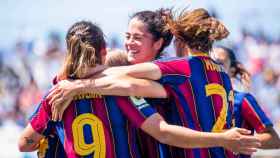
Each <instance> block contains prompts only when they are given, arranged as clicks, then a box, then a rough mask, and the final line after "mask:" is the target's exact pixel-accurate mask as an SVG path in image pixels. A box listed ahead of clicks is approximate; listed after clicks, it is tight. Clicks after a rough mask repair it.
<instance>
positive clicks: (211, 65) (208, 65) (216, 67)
mask: <svg viewBox="0 0 280 158" xmlns="http://www.w3.org/2000/svg"><path fill="white" fill-rule="evenodd" d="M203 62H204V65H205V68H206V70H207V71H217V72H222V71H223V69H222V68H221V66H219V65H218V64H216V63H214V62H213V61H211V60H209V59H206V60H203Z"/></svg>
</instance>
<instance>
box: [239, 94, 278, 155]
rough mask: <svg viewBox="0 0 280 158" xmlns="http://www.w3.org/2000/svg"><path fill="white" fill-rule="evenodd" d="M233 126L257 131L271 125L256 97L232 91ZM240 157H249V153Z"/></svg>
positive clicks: (261, 130)
mask: <svg viewBox="0 0 280 158" xmlns="http://www.w3.org/2000/svg"><path fill="white" fill-rule="evenodd" d="M234 126H236V127H239V128H245V129H248V130H251V131H252V134H253V133H254V131H256V132H257V133H259V132H263V131H264V130H265V129H266V128H267V127H269V126H273V124H272V122H271V121H270V119H269V118H268V117H267V115H266V114H265V112H264V111H263V109H262V108H261V106H260V105H259V104H258V102H257V101H256V99H255V98H254V97H253V96H252V95H251V94H250V93H245V92H238V91H234ZM239 157H240V158H250V157H251V156H249V155H239Z"/></svg>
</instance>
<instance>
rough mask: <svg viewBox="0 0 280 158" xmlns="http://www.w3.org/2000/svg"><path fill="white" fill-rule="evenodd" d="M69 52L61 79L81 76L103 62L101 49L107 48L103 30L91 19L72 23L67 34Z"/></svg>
mask: <svg viewBox="0 0 280 158" xmlns="http://www.w3.org/2000/svg"><path fill="white" fill-rule="evenodd" d="M66 44H67V54H66V57H65V61H64V65H63V68H62V72H61V76H59V78H60V79H65V78H81V77H82V75H84V73H85V72H86V69H87V68H88V67H94V66H95V65H96V64H102V63H101V62H102V61H101V51H102V49H105V40H104V34H103V32H102V30H101V29H100V28H99V27H98V26H97V25H95V24H93V23H91V22H89V21H80V22H76V23H75V24H74V25H72V26H71V27H70V28H69V30H68V32H67V35H66Z"/></svg>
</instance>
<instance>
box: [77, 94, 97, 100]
mask: <svg viewBox="0 0 280 158" xmlns="http://www.w3.org/2000/svg"><path fill="white" fill-rule="evenodd" d="M93 98H94V99H95V98H97V99H98V98H99V99H100V98H102V95H101V94H97V93H83V94H79V95H76V96H74V100H81V99H93Z"/></svg>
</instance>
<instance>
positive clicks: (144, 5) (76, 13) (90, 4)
mask: <svg viewBox="0 0 280 158" xmlns="http://www.w3.org/2000/svg"><path fill="white" fill-rule="evenodd" d="M187 5H190V7H191V8H197V7H206V8H211V7H214V8H216V9H217V11H218V13H220V15H221V16H220V18H221V20H222V21H223V22H224V23H225V24H226V26H227V27H229V29H230V31H231V32H232V34H231V36H230V38H234V37H236V36H237V30H238V28H239V26H240V25H241V24H242V25H246V26H247V27H250V28H253V29H257V28H264V29H265V30H267V31H269V33H270V34H272V35H277V34H280V22H279V17H280V2H279V1H277V0H266V1H265V0H79V1H77V0H0V21H1V29H0V35H1V36H0V41H1V42H0V47H1V46H7V45H10V44H11V43H12V42H14V41H15V39H17V38H19V37H24V38H28V39H37V38H42V37H43V36H46V34H47V31H50V30H59V31H61V32H65V31H66V30H67V28H68V27H69V26H70V25H71V24H73V23H74V22H75V21H77V20H91V21H94V22H96V23H98V24H99V25H100V26H101V27H102V28H103V30H104V32H105V33H106V34H107V35H108V36H109V35H112V34H115V35H120V36H122V35H123V32H124V31H125V30H126V28H127V23H128V17H129V15H131V14H132V13H134V12H135V11H139V10H145V9H151V10H154V9H157V8H159V7H170V6H175V8H183V7H185V6H187Z"/></svg>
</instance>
